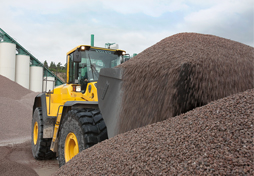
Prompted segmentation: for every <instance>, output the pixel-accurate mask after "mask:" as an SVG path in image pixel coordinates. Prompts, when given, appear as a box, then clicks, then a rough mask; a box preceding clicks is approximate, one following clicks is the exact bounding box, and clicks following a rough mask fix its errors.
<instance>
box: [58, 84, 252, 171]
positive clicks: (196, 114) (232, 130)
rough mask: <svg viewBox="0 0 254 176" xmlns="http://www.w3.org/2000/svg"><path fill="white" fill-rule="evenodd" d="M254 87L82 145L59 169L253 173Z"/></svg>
mask: <svg viewBox="0 0 254 176" xmlns="http://www.w3.org/2000/svg"><path fill="white" fill-rule="evenodd" d="M253 139H254V89H250V90H247V91H245V92H243V93H239V94H235V95H232V96H229V97H226V98H223V99H220V100H217V101H213V102H210V103H209V104H207V105H205V106H202V107H198V108H196V109H194V110H192V111H189V112H187V113H183V114H181V115H179V116H176V117H172V118H168V119H167V120H165V121H162V122H158V123H154V124H151V125H147V126H145V127H142V128H138V129H134V130H131V131H128V132H126V133H123V134H119V135H117V136H115V137H113V138H110V139H108V140H106V141H103V142H101V143H99V144H97V145H95V146H93V147H91V148H88V149H86V150H84V151H82V152H81V153H80V154H79V155H76V156H75V157H74V158H73V159H72V160H70V161H69V162H68V163H66V164H65V165H64V166H62V167H61V168H60V169H59V170H58V172H56V173H55V175H178V174H180V175H254V145H253Z"/></svg>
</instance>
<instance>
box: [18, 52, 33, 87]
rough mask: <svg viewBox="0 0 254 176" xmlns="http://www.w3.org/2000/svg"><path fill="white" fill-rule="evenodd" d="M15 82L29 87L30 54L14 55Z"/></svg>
mask: <svg viewBox="0 0 254 176" xmlns="http://www.w3.org/2000/svg"><path fill="white" fill-rule="evenodd" d="M16 82H17V83H18V84H20V85H21V86H23V87H25V88H27V89H29V83H30V56H28V55H16Z"/></svg>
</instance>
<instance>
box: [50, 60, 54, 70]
mask: <svg viewBox="0 0 254 176" xmlns="http://www.w3.org/2000/svg"><path fill="white" fill-rule="evenodd" d="M49 67H50V68H53V69H56V64H55V62H52V61H51V62H50V66H49Z"/></svg>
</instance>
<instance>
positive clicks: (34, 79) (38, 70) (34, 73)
mask: <svg viewBox="0 0 254 176" xmlns="http://www.w3.org/2000/svg"><path fill="white" fill-rule="evenodd" d="M42 79H43V67H40V66H31V67H30V90H31V91H34V92H42Z"/></svg>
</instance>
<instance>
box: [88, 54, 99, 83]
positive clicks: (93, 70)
mask: <svg viewBox="0 0 254 176" xmlns="http://www.w3.org/2000/svg"><path fill="white" fill-rule="evenodd" d="M88 58H89V61H90V67H91V70H92V75H93V79H94V72H95V73H96V75H95V76H97V79H98V78H99V73H98V71H97V70H96V68H95V66H94V65H93V64H92V62H91V58H90V55H89V54H88Z"/></svg>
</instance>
